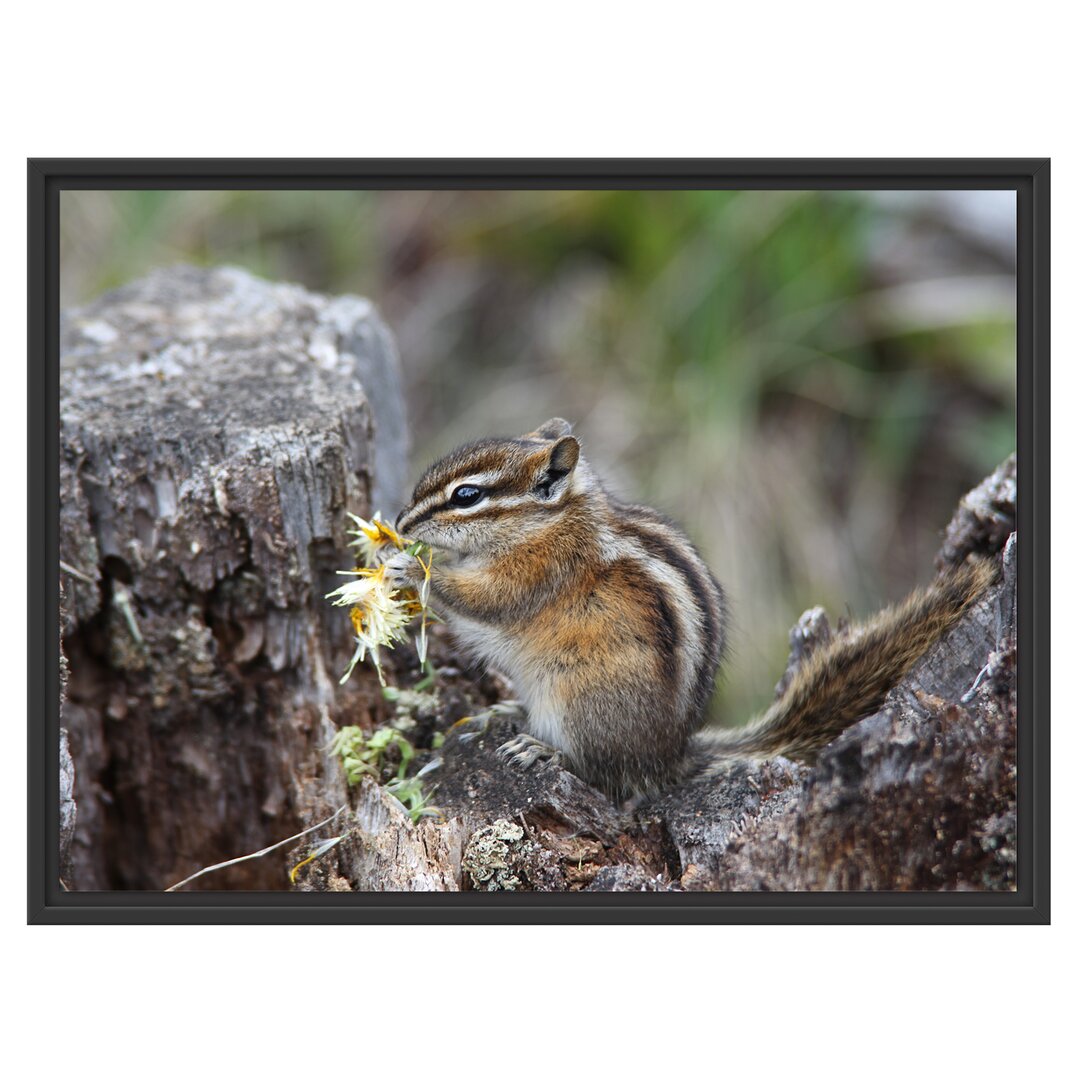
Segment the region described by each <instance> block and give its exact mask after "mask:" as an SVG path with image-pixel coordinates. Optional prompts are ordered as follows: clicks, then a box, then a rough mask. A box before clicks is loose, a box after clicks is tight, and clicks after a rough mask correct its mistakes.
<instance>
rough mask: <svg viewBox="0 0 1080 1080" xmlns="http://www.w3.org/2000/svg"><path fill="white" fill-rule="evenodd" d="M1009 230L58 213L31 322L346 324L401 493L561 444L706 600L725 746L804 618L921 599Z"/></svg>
mask: <svg viewBox="0 0 1080 1080" xmlns="http://www.w3.org/2000/svg"><path fill="white" fill-rule="evenodd" d="M1015 216H1016V208H1015V196H1014V194H1013V193H1012V192H807V191H730V192H715V191H681V192H671V191H654V192H635V191H619V192H611V191H570V192H530V191H487V192H479V191H473V192H455V191H429V192H214V191H209V192H197V191H189V192H165V191H132V192H120V191H117V192H64V193H63V195H62V197H61V302H62V304H64V305H65V306H70V305H76V304H80V303H83V302H85V301H87V300H89V299H91V298H93V297H95V296H97V295H98V294H99V293H101V292H103V291H104V290H106V289H109V288H111V287H113V286H116V285H119V284H122V283H124V282H126V281H129V280H131V279H132V278H134V277H137V276H139V275H140V274H143V273H145V272H146V271H148V270H151V269H154V268H156V267H159V266H163V265H169V264H172V263H177V262H188V263H196V264H199V265H208V266H209V265H219V264H232V265H239V266H243V267H246V268H247V269H249V270H252V271H254V272H255V273H257V274H260V275H263V276H265V277H268V278H272V279H277V280H284V281H294V282H299V283H301V284H303V285H305V286H307V287H308V288H310V289H314V290H318V291H325V292H330V293H342V292H350V293H359V294H362V295H364V296H368V297H370V298H371V299H373V300H374V301H375V302H376V304H377V305H378V307H379V309H380V311H381V312H382V314H383V316H384V318H385V319H386V320H387V322H388V323H389V325H390V327H391V328H392V330H393V331H394V333H395V334H396V336H397V340H398V343H399V346H400V349H401V354H402V362H403V366H404V371H405V377H406V385H407V391H406V392H407V397H408V407H409V415H410V423H411V427H412V436H413V460H412V468H411V474H412V475H413V476H415V475H417V474H418V472H419V471H420V470H421V469H422V468H423V467H424V465H425V464H427V462H428V461H429V460H430V459H432V458H433V457H434V456H436V455H438V454H440V453H442V452H444V451H445V450H447V449H449V448H450V447H451V446H453V445H456V444H457V443H459V442H462V441H466V440H468V439H472V438H476V437H478V436H481V435H485V434H495V433H521V432H524V431H527V430H530V429H531V428H533V427H535V426H536V424H537V423H538V422H539V421H541V420H544V419H546V418H547V417H548V416H552V415H560V416H564V417H566V418H568V419H570V420H572V421H573V422H574V424H575V430H576V432H577V433H578V434H579V436H580V437H581V438H582V441H583V443H584V445H585V451H586V454H587V455H588V456H589V458H590V460H591V461H592V462H593V464H594V465H595V466H596V467H597V468H598V469H599V471H600V473H601V475H603V476H605V477H606V478H608V480H609V481H610V486H611V487H612V488H614V489H615V490H616V491H617V492H618V493H620V494H621V495H623V496H624V497H627V498H631V499H637V500H641V501H646V502H650V503H652V504H653V505H656V506H658V507H659V508H661V509H663V510H665V511H666V512H668V513H669V514H671V515H672V516H673V517H675V518H677V519H678V520H680V521H682V522H683V523H684V524H685V525H686V527H687V529H688V531H689V532H690V534H691V536H692V537H693V538H694V539H695V541H696V542H697V543H698V545H699V546H700V547H701V549H702V550H703V552H704V554H705V555H706V557H707V559H708V561H709V562H710V564H711V565H712V567H713V569H714V571H715V572H716V574H717V576H718V577H719V579H720V580H721V582H722V583H723V584H724V585H725V587H726V588H727V590H728V593H729V595H730V597H731V602H732V608H733V615H734V633H733V641H732V646H733V648H732V659H731V661H730V663H729V665H728V668H727V675H726V678H725V679H724V680H723V682H722V684H721V686H720V690H719V698H720V701H719V704H718V708H717V713H718V716H719V717H720V718H722V719H723V720H725V721H728V722H736V723H737V722H741V721H742V720H744V719H746V718H747V716H748V715H749V714H750V712H751V711H752V710H754V709H756V708H759V707H761V706H762V705H763V704H764V703H765V702H767V700H768V699H769V697H770V695H771V688H772V686H773V684H774V683H775V681H776V679H777V678H778V677H779V675H780V673H781V672H782V670H783V667H784V661H785V658H786V655H787V632H788V629H789V627H790V626H791V625H792V623H793V622H794V621H795V619H796V618H797V617H798V615H799V614H800V613H801V612H802V611H803V610H804V609H805V608H806V607H808V606H810V605H813V604H816V603H822V604H824V605H825V606H826V608H827V609H828V610H829V612H830V615H831V616H833V617H835V616H836V615H837V614H840V615H844V614H853V615H861V614H864V613H866V612H868V611H870V610H873V609H875V608H876V607H878V606H879V605H880V604H882V603H883V602H885V601H888V600H892V599H896V598H898V597H900V596H902V595H903V594H904V593H905V592H906V591H907V590H908V589H910V588H911V587H912V586H913V585H914V584H916V583H917V582H920V581H925V580H927V579H928V578H929V577H930V576H931V574H932V570H933V566H932V563H933V556H934V553H935V551H936V549H937V546H938V542H939V537H940V533H941V530H942V529H943V528H944V526H945V524H946V523H947V522H948V519H949V517H950V515H951V513H952V510H953V508H954V506H955V504H956V501H957V500H958V498H959V497H960V496H961V495H962V494H963V493H964V492H965V491H966V490H967V489H968V488H970V487H972V486H973V485H974V484H975V483H977V482H978V481H979V480H980V479H981V478H982V477H983V476H984V475H985V474H986V473H988V472H989V471H991V470H992V469H993V468H994V466H996V465H997V464H998V462H999V461H1000V460H1001V459H1002V458H1004V457H1005V456H1006V454H1008V453H1009V452H1010V451H1011V450H1012V449H1013V448H1014V444H1015V384H1016V352H1015V340H1016V328H1015ZM382 509H383V512H384V514H386V515H387V516H392V515H393V513H394V512H396V509H397V508H395V507H384V508H382Z"/></svg>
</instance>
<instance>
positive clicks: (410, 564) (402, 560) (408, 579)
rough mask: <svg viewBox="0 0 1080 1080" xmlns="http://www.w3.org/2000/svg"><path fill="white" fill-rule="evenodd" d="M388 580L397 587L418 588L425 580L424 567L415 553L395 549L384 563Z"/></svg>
mask: <svg viewBox="0 0 1080 1080" xmlns="http://www.w3.org/2000/svg"><path fill="white" fill-rule="evenodd" d="M383 566H384V567H385V568H386V569H385V571H384V573H385V575H386V580H387V581H388V582H389V583H390V585H391V586H392V587H393V588H395V589H416V588H418V587H419V586H420V583H421V582H422V581H423V580H424V568H423V567H422V566H421V565H420V561H419V560H418V559H417V558H416V556H415V555H410V554H409V553H408V552H406V551H395V552H394V554H393V555H391V556H390V557H389V558H388V559H386V561H385V562H384V563H383Z"/></svg>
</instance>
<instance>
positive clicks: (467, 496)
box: [450, 484, 484, 506]
mask: <svg viewBox="0 0 1080 1080" xmlns="http://www.w3.org/2000/svg"><path fill="white" fill-rule="evenodd" d="M483 497H484V489H483V488H478V487H473V486H472V484H462V485H461V487H459V488H454V493H453V494H452V495H451V496H450V505H451V506H474V505H475V504H476V503H478V502H479V501H480V500H481V499H482V498H483Z"/></svg>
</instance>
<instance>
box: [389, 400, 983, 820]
mask: <svg viewBox="0 0 1080 1080" xmlns="http://www.w3.org/2000/svg"><path fill="white" fill-rule="evenodd" d="M570 432H571V428H570V424H568V423H567V422H566V421H565V420H562V419H559V418H555V419H552V420H548V421H547V422H546V423H544V424H542V425H541V426H540V427H538V428H537V429H536V430H535V431H530V432H529V433H528V434H527V435H523V436H521V437H519V438H489V439H481V440H480V441H479V442H474V443H471V444H469V445H467V446H463V447H461V448H459V449H457V450H455V451H453V452H452V453H450V454H447V455H446V456H445V457H443V458H441V459H440V460H438V461H436V462H435V463H434V464H433V465H432V466H431V467H430V468H428V469H427V471H426V472H425V473H424V474H423V476H422V477H421V478H420V481H419V482H418V483H417V485H416V489H415V491H414V492H413V496H412V501H411V503H410V504H409V505H408V506H407V507H406V508H405V509H404V510H403V511H402V512H401V514H400V515H399V516H398V518H397V521H396V523H395V527H396V528H397V529H398V531H399V532H401V533H402V534H403V535H406V536H408V537H409V538H410V539H413V540H422V541H423V542H424V543H426V544H429V545H430V546H431V547H432V548H434V549H435V550H436V552H437V558H436V559H435V560H434V563H433V565H432V567H431V594H432V596H433V598H434V602H435V605H436V606H437V609H438V610H439V612H440V614H441V615H443V617H444V618H445V619H446V622H447V623H448V624H449V627H450V629H451V631H452V632H453V634H454V636H455V637H456V639H457V640H458V641H459V642H460V643H461V644H462V645H463V646H464V647H465V648H466V650H467V651H468V652H469V653H471V654H472V656H473V657H474V658H475V659H477V660H479V661H480V662H481V663H483V664H485V665H490V666H492V667H494V668H496V669H498V670H499V671H500V672H501V673H502V674H504V675H505V676H507V677H508V678H509V680H510V682H511V683H512V684H513V687H514V689H515V691H516V693H517V694H518V695H519V696H520V698H521V702H522V705H523V706H524V718H525V730H524V731H523V732H522V733H521V734H520V735H518V736H516V737H515V738H513V739H511V740H510V741H509V742H507V743H505V744H504V745H503V746H502V747H501V748H500V751H499V752H500V754H501V755H502V756H503V757H504V758H505V759H507V760H509V761H510V762H512V763H514V764H515V765H517V766H520V767H523V768H529V767H531V766H532V765H534V764H536V763H537V762H544V761H548V762H557V763H560V764H564V765H565V766H566V767H568V768H569V769H570V770H571V771H572V772H574V773H576V774H577V775H578V776H580V777H581V778H582V779H583V780H585V781H586V782H588V783H590V784H592V785H593V786H595V787H598V788H599V789H601V790H602V791H604V792H605V793H606V794H607V795H608V796H609V797H611V798H612V799H614V800H621V799H626V798H630V797H635V796H642V795H645V796H647V795H651V794H655V793H656V792H658V791H660V790H662V789H664V788H666V787H669V786H671V785H673V784H675V783H677V782H679V781H681V780H683V779H687V778H689V777H690V776H691V775H693V774H694V773H695V771H699V770H700V769H701V768H702V767H703V766H704V765H705V764H706V763H707V762H709V761H715V760H717V759H724V758H732V757H771V756H775V755H784V756H787V757H793V758H796V759H802V760H812V759H813V758H814V756H815V755H816V752H817V751H818V750H819V749H820V748H821V747H822V746H824V745H825V744H826V743H828V742H830V741H831V740H832V739H833V738H835V737H836V736H837V735H839V734H840V733H841V732H842V731H843V730H844V729H845V728H847V727H849V726H850V725H851V724H853V723H854V722H855V721H857V720H859V719H861V718H862V717H864V716H867V715H869V714H870V713H872V712H874V711H875V710H876V709H877V708H878V707H879V706H880V704H881V702H882V699H883V698H884V696H885V693H886V692H887V691H888V690H889V689H890V688H891V687H892V686H893V685H894V684H895V683H896V682H897V681H898V680H899V679H900V677H901V676H902V675H903V674H904V673H905V672H906V671H907V670H908V669H909V668H910V667H911V666H912V665H913V664H914V663H915V662H916V661H917V660H918V659H919V658H920V657H921V656H922V655H923V654H924V653H925V652H926V650H927V649H928V648H929V647H930V646H931V645H932V644H933V643H934V642H935V641H936V640H937V639H938V638H940V637H941V636H942V635H943V634H945V633H946V632H947V631H948V630H949V629H951V628H952V627H953V626H954V625H955V624H956V623H957V622H958V621H959V619H960V617H961V616H962V614H963V613H964V611H965V610H966V609H967V607H968V606H969V605H970V604H971V603H972V602H973V601H974V600H975V599H976V598H977V597H978V596H979V594H980V593H981V592H982V591H983V590H984V589H985V588H986V587H987V586H988V585H989V584H990V582H991V581H992V580H993V578H994V575H995V573H996V568H995V565H994V564H993V563H991V562H989V561H982V562H977V563H973V564H969V565H965V566H963V567H962V568H960V569H959V570H956V571H953V572H951V573H950V574H948V575H946V576H944V577H943V578H941V579H939V580H938V581H937V582H936V583H935V584H933V585H931V586H930V587H929V588H927V589H924V590H922V591H921V592H917V593H915V594H913V595H912V596H911V597H910V598H909V599H908V600H906V601H905V602H903V603H902V604H900V605H898V606H896V607H894V608H890V609H886V610H885V611H883V612H881V613H880V614H878V615H877V616H875V617H874V618H872V619H871V620H869V621H868V622H866V623H865V624H863V625H862V626H861V627H857V628H856V629H855V630H854V631H853V632H852V633H850V634H849V635H848V636H845V637H842V638H838V639H835V640H833V641H832V642H831V643H829V644H827V645H825V646H823V647H821V648H819V649H818V650H817V651H816V652H815V653H813V654H811V656H810V657H809V659H808V660H807V661H806V662H805V663H804V664H803V665H802V666H801V667H800V668H799V670H798V672H797V673H796V674H795V676H794V678H793V679H792V681H791V684H790V686H789V687H788V689H787V690H786V692H785V693H784V694H783V695H782V696H781V697H780V698H779V699H778V700H777V701H776V702H775V703H774V704H773V705H772V706H771V707H770V708H769V709H768V710H767V711H766V712H765V713H764V715H763V716H761V717H760V718H759V719H757V720H755V721H752V722H751V723H750V724H748V725H747V726H745V727H744V728H741V729H734V730H722V731H709V732H705V733H700V732H699V729H700V728H701V727H702V725H703V724H704V723H705V722H706V720H707V711H708V705H709V701H710V698H711V696H712V690H713V684H714V680H715V678H716V673H717V669H718V668H719V665H720V663H721V661H722V659H723V657H724V653H725V643H726V639H727V627H728V613H727V604H726V602H725V599H724V592H723V590H722V589H721V587H720V585H719V584H718V583H717V582H716V580H715V579H714V578H713V576H712V574H711V573H710V572H709V569H708V567H707V566H706V565H705V563H704V561H703V560H702V558H701V556H700V555H699V554H698V552H697V551H696V549H695V548H694V546H693V545H692V544H691V543H690V541H689V540H688V539H687V537H686V535H685V534H684V533H683V531H682V530H681V529H680V528H679V527H678V526H677V525H676V524H674V522H672V521H669V520H668V519H667V518H666V517H664V516H663V515H662V514H659V513H657V512H656V511H655V510H651V509H649V508H648V507H645V506H638V505H633V504H629V503H623V502H620V501H619V500H618V499H616V498H615V497H614V496H612V495H611V494H610V493H609V492H607V491H606V490H605V489H604V487H603V485H602V484H601V482H600V480H599V479H598V478H597V476H596V474H595V473H594V471H593V469H592V468H591V467H590V466H589V464H588V462H587V461H586V460H585V459H584V458H583V457H582V455H581V446H580V443H579V442H578V440H577V439H576V438H575V437H574V436H573V435H572V434H571V433H570ZM386 568H387V570H386V572H387V574H388V576H389V578H390V579H391V580H392V581H393V582H394V583H395V584H396V585H397V586H398V587H406V586H416V585H417V584H418V583H419V575H420V574H421V573H422V571H421V569H420V567H419V564H418V563H417V560H416V559H415V558H414V557H412V556H411V555H408V554H406V553H404V552H398V553H396V554H393V555H391V556H390V558H389V559H388V560H387V561H386Z"/></svg>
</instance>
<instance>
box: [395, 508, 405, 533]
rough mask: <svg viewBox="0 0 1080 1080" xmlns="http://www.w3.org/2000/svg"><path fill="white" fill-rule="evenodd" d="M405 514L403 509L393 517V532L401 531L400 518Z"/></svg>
mask: <svg viewBox="0 0 1080 1080" xmlns="http://www.w3.org/2000/svg"><path fill="white" fill-rule="evenodd" d="M404 516H405V511H404V510H402V511H401V513H400V514H398V516H397V517H396V518H394V532H401V519H402V518H403V517H404Z"/></svg>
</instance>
